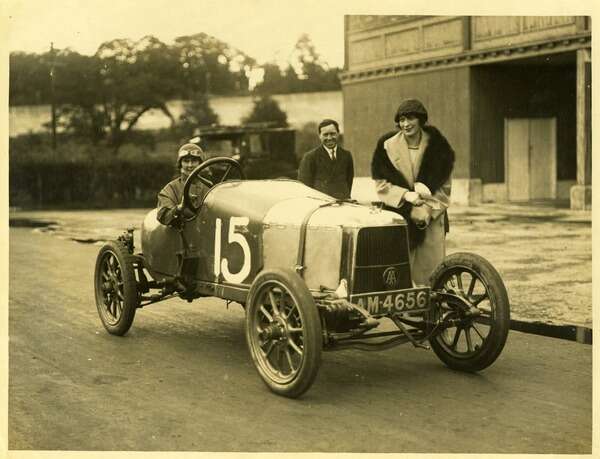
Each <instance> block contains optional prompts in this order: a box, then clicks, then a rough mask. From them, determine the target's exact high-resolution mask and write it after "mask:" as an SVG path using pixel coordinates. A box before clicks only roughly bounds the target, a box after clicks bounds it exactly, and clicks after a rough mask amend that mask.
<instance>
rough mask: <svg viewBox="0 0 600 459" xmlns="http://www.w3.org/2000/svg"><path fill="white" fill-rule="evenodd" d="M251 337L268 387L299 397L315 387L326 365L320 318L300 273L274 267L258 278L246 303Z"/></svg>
mask: <svg viewBox="0 0 600 459" xmlns="http://www.w3.org/2000/svg"><path fill="white" fill-rule="evenodd" d="M246 340H247V342H248V348H249V350H250V355H251V356H252V360H253V361H254V364H255V366H256V369H257V370H258V373H259V374H260V376H261V378H262V380H263V381H264V382H265V384H266V385H267V386H268V387H269V389H271V390H272V391H273V392H275V393H277V394H279V395H283V396H285V397H291V398H295V397H299V396H300V395H302V394H303V393H304V392H306V391H307V390H308V389H309V388H310V386H311V385H312V383H313V381H314V380H315V378H316V376H317V372H318V370H319V366H320V364H321V352H322V347H323V344H322V336H321V321H320V318H319V312H318V310H317V307H316V305H315V302H314V299H313V297H312V295H311V294H310V291H309V290H308V288H307V287H306V284H305V283H304V281H303V280H302V278H301V277H300V276H298V274H296V273H295V272H293V271H291V270H287V269H273V270H267V271H263V272H262V273H261V274H259V275H258V276H257V277H256V279H255V280H254V282H253V284H252V287H251V288H250V292H249V293H248V300H247V302H246Z"/></svg>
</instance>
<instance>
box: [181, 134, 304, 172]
mask: <svg viewBox="0 0 600 459" xmlns="http://www.w3.org/2000/svg"><path fill="white" fill-rule="evenodd" d="M194 135H195V137H194V138H192V139H191V140H190V142H192V143H197V144H199V145H200V146H202V148H203V149H204V150H205V151H206V152H207V153H208V157H207V158H206V159H210V158H215V157H226V158H233V159H235V160H236V161H237V162H239V163H240V165H241V166H242V170H243V172H244V175H245V177H246V178H247V179H270V178H283V177H287V178H293V179H295V178H296V176H297V171H298V160H297V158H296V151H295V150H296V131H295V129H293V128H287V127H275V126H274V125H273V123H251V124H245V125H240V126H201V127H199V128H198V129H197V130H196V132H195V133H194Z"/></svg>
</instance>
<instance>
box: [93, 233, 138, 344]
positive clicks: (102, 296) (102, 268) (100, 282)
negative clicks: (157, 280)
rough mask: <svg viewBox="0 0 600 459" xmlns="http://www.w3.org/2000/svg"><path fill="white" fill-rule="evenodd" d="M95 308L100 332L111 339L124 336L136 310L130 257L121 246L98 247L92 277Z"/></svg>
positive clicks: (134, 284)
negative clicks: (100, 325) (101, 329)
mask: <svg viewBox="0 0 600 459" xmlns="http://www.w3.org/2000/svg"><path fill="white" fill-rule="evenodd" d="M94 284H95V290H96V307H97V308H98V315H99V316H100V320H101V321H102V324H103V325H104V328H106V330H107V331H108V332H109V333H110V334H113V335H124V334H125V333H127V331H128V330H129V328H130V327H131V324H132V323H133V318H134V317H135V311H136V309H137V307H138V306H139V297H138V290H137V282H136V278H135V272H134V268H133V257H132V256H131V254H130V253H129V252H128V251H127V248H126V247H125V245H123V244H122V243H121V242H117V241H110V242H107V243H106V244H104V245H103V246H102V248H101V249H100V252H99V253H98V257H97V258H96V269H95V273H94Z"/></svg>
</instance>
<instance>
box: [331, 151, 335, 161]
mask: <svg viewBox="0 0 600 459" xmlns="http://www.w3.org/2000/svg"><path fill="white" fill-rule="evenodd" d="M331 160H332V161H335V150H331Z"/></svg>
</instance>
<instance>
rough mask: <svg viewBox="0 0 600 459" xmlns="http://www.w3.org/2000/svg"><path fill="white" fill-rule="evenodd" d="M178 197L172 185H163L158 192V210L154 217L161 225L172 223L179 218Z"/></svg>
mask: <svg viewBox="0 0 600 459" xmlns="http://www.w3.org/2000/svg"><path fill="white" fill-rule="evenodd" d="M179 200H180V199H179V198H178V196H177V193H176V192H175V190H174V189H173V187H171V186H170V184H169V185H167V186H165V187H164V188H163V189H162V190H161V191H160V193H158V205H157V207H158V212H157V214H156V218H157V220H158V221H159V222H161V223H162V224H163V225H173V224H174V223H176V222H177V221H178V219H179V212H178V210H177V204H179Z"/></svg>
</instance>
